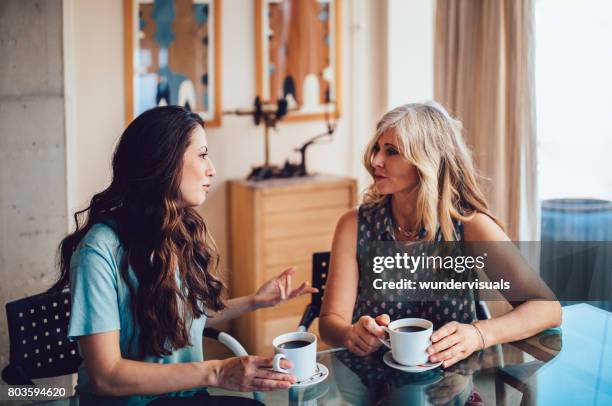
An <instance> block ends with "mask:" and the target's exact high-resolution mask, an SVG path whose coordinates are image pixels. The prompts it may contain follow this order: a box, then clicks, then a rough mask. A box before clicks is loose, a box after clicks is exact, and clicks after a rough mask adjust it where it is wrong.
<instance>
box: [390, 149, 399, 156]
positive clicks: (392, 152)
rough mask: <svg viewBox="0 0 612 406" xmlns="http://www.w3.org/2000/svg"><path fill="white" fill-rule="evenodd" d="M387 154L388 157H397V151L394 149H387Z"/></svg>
mask: <svg viewBox="0 0 612 406" xmlns="http://www.w3.org/2000/svg"><path fill="white" fill-rule="evenodd" d="M387 154H388V155H397V154H398V152H397V150H396V149H394V148H387Z"/></svg>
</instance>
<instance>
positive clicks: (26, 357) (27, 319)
mask: <svg viewBox="0 0 612 406" xmlns="http://www.w3.org/2000/svg"><path fill="white" fill-rule="evenodd" d="M6 318H7V321H8V329H9V340H10V358H9V360H10V361H9V362H10V365H9V367H8V368H13V370H15V369H18V370H19V371H20V373H21V374H22V375H25V376H27V377H28V378H29V379H36V378H47V377H52V376H60V375H67V374H72V373H75V372H76V371H77V370H78V368H79V365H80V364H81V361H82V359H81V357H80V356H79V351H78V346H77V343H76V342H71V341H69V340H68V321H69V319H70V291H68V290H64V291H62V292H59V293H53V294H48V293H41V294H38V295H35V296H30V297H27V298H25V299H20V300H16V301H14V302H10V303H7V304H6ZM3 375H4V374H3Z"/></svg>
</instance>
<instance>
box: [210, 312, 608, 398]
mask: <svg viewBox="0 0 612 406" xmlns="http://www.w3.org/2000/svg"><path fill="white" fill-rule="evenodd" d="M383 355H384V351H382V350H381V351H379V352H378V353H375V354H373V355H370V356H368V357H365V358H362V357H358V356H355V355H353V354H351V353H349V352H347V351H346V350H344V349H336V350H328V351H322V352H320V353H319V354H318V362H320V363H322V364H323V365H325V366H326V367H327V368H328V369H329V372H330V373H329V376H328V377H327V379H326V380H325V381H323V382H321V383H319V384H317V385H313V386H311V387H309V388H300V389H290V390H288V391H279V392H269V393H264V394H262V398H263V399H262V400H263V402H264V403H265V404H267V405H347V404H350V405H396V404H397V405H484V404H486V405H496V404H506V405H520V404H526V405H528V404H538V405H552V404H554V405H566V404H567V405H594V406H595V405H609V404H612V314H611V313H608V312H605V311H603V310H600V309H597V308H595V307H593V306H590V305H587V304H579V305H574V306H568V307H565V308H563V324H562V327H561V329H551V330H547V331H544V332H543V333H541V334H538V335H536V336H534V337H530V338H528V339H525V340H521V341H518V342H515V343H509V344H504V345H498V346H494V347H491V348H488V349H486V350H485V351H481V352H478V353H474V354H472V356H470V357H469V358H467V359H465V360H463V361H462V362H460V363H458V364H456V365H454V366H452V367H450V368H447V369H445V370H444V369H442V368H437V369H434V370H431V371H427V372H422V373H419V374H411V373H405V372H402V371H398V370H395V369H393V368H391V367H388V366H387V365H385V363H384V362H383V360H382V358H383ZM211 393H213V394H214V393H227V392H225V391H217V390H215V389H212V390H211ZM234 394H235V393H234Z"/></svg>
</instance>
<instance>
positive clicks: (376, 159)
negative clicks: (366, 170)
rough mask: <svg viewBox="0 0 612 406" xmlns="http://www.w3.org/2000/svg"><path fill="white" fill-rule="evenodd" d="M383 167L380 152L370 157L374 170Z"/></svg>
mask: <svg viewBox="0 0 612 406" xmlns="http://www.w3.org/2000/svg"><path fill="white" fill-rule="evenodd" d="M384 165H385V160H384V159H383V157H382V156H381V153H380V151H379V152H377V153H375V154H374V155H372V166H373V167H375V168H382V167H383V166H384Z"/></svg>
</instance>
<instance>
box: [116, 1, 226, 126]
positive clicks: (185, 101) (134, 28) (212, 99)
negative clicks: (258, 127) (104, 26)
mask: <svg viewBox="0 0 612 406" xmlns="http://www.w3.org/2000/svg"><path fill="white" fill-rule="evenodd" d="M124 1H125V16H126V24H125V25H126V30H125V32H126V104H127V108H126V110H127V114H126V119H127V120H128V121H130V120H132V119H133V118H134V117H136V116H138V115H139V114H140V113H142V112H143V111H145V110H148V109H150V108H153V107H155V106H164V105H179V106H183V107H185V108H187V109H189V110H191V111H194V112H197V113H198V114H200V115H201V116H202V118H203V119H204V120H205V121H206V124H207V126H215V125H220V122H221V119H220V118H221V111H220V105H221V104H220V94H221V92H220V69H219V64H220V60H219V52H220V35H219V33H220V0H124Z"/></svg>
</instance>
